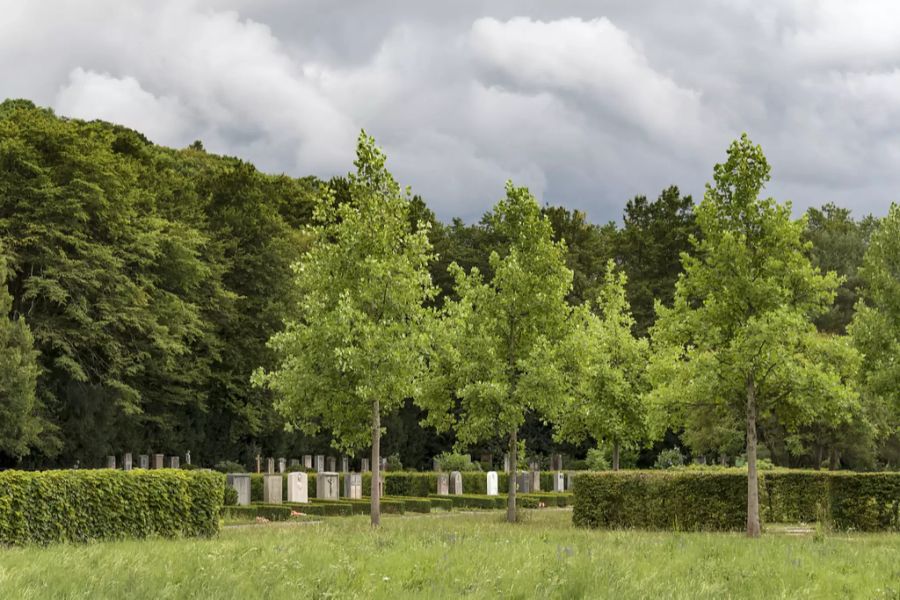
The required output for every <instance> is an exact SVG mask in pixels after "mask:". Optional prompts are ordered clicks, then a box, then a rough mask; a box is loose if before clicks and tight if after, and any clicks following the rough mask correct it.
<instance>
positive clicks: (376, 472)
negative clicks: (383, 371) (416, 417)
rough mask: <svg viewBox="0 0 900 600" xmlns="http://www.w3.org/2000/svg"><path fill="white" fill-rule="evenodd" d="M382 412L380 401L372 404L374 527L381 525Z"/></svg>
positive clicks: (372, 514)
mask: <svg viewBox="0 0 900 600" xmlns="http://www.w3.org/2000/svg"><path fill="white" fill-rule="evenodd" d="M380 482H381V410H380V408H379V405H378V400H376V401H375V402H373V403H372V490H371V492H370V496H371V500H372V505H371V507H370V509H369V514H370V515H371V516H372V527H378V526H379V525H381V485H379V483H380Z"/></svg>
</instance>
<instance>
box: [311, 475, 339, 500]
mask: <svg viewBox="0 0 900 600" xmlns="http://www.w3.org/2000/svg"><path fill="white" fill-rule="evenodd" d="M340 487H341V486H340V485H339V482H338V474H337V473H333V472H328V471H322V472H321V473H317V474H316V498H318V499H319V500H337V499H338V495H339V493H340Z"/></svg>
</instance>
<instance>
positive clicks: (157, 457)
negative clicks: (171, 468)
mask: <svg viewBox="0 0 900 600" xmlns="http://www.w3.org/2000/svg"><path fill="white" fill-rule="evenodd" d="M165 460H166V455H165V454H154V455H153V468H154V469H162V468H163V462H165Z"/></svg>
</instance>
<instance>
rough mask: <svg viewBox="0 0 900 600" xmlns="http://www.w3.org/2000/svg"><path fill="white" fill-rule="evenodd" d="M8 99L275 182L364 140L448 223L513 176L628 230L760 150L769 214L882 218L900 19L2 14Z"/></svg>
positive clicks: (570, 6) (400, 10)
mask: <svg viewBox="0 0 900 600" xmlns="http://www.w3.org/2000/svg"><path fill="white" fill-rule="evenodd" d="M3 11H4V18H3V19H2V20H0V73H2V77H0V95H2V96H3V97H25V98H30V99H32V100H34V101H35V102H37V103H39V104H42V105H48V106H51V107H53V108H54V110H56V111H57V112H58V113H60V114H63V115H67V116H73V117H79V118H85V119H94V118H100V119H107V120H111V121H115V122H120V123H123V124H125V125H128V126H130V127H134V128H135V129H138V130H140V131H142V132H144V133H146V134H147V135H148V136H149V137H150V138H151V139H153V140H154V141H155V142H158V143H161V144H167V145H173V146H185V145H187V144H189V143H190V142H191V141H193V140H195V139H201V140H203V142H204V144H205V145H206V147H207V148H208V149H209V150H211V151H214V152H220V153H226V154H231V155H237V156H241V157H242V158H246V159H248V160H251V161H253V162H254V163H256V164H257V165H258V166H259V167H260V168H262V169H263V170H267V171H273V172H285V173H288V174H291V175H297V176H300V175H307V174H316V175H319V176H322V177H328V176H330V175H333V174H337V173H343V172H346V171H348V170H349V169H350V168H351V163H352V158H353V156H352V153H353V145H354V139H355V136H356V134H357V132H358V131H359V129H360V128H363V127H364V128H365V129H367V130H368V131H369V132H371V133H373V134H374V135H375V136H376V138H377V139H378V141H379V143H381V144H382V145H383V146H384V147H385V149H386V151H387V152H388V155H389V158H390V166H391V167H392V169H393V170H394V171H395V173H396V175H397V176H398V178H399V179H400V180H401V181H402V182H403V183H404V184H409V185H412V186H413V189H414V190H415V191H416V192H417V193H420V194H422V195H423V196H424V197H425V198H426V199H427V201H428V202H429V204H431V205H432V206H433V207H434V208H435V209H436V211H437V213H438V215H439V216H440V217H442V218H445V219H446V218H449V217H452V216H462V217H463V218H465V219H467V220H472V219H476V218H477V217H478V216H479V215H480V214H481V213H482V212H484V211H485V210H486V209H487V208H489V207H490V206H491V205H492V204H493V202H494V201H495V200H496V199H497V198H498V196H499V195H500V194H502V190H503V182H504V181H505V180H506V179H510V178H511V179H513V180H515V181H516V182H518V183H522V184H526V185H528V186H530V187H531V188H532V190H533V191H534V192H535V194H536V195H538V196H539V197H540V198H541V199H542V200H544V201H547V202H551V203H555V204H564V205H566V206H569V207H572V208H579V209H582V210H585V211H587V212H588V214H589V216H590V217H591V219H593V220H594V221H597V222H601V221H606V220H609V219H616V218H618V216H619V214H620V212H621V209H622V206H623V205H624V203H625V202H626V201H627V199H628V198H630V197H631V196H633V195H635V194H646V195H655V194H656V193H657V192H658V191H659V190H660V189H662V188H663V187H665V186H667V185H669V184H672V183H674V184H677V185H679V186H681V187H682V188H683V189H684V190H686V191H687V192H690V193H694V194H695V195H699V194H701V193H702V190H703V184H704V182H705V181H706V180H707V179H708V178H709V176H710V174H711V171H712V165H713V164H714V163H715V162H716V161H717V160H720V159H721V158H722V157H723V155H724V150H725V148H726V147H727V144H728V143H729V141H730V140H731V139H733V138H734V137H736V136H737V135H739V134H740V132H742V131H747V132H748V133H749V134H750V135H751V137H753V139H754V140H755V141H757V142H759V143H761V144H762V145H763V148H764V150H765V151H766V153H767V155H768V156H769V159H770V162H771V163H772V164H773V167H774V170H773V175H774V177H773V182H772V184H771V185H770V187H769V191H770V193H771V194H772V195H774V196H775V197H776V198H778V199H780V200H788V199H790V200H792V201H794V204H795V207H797V208H798V209H803V208H805V207H807V206H810V205H819V204H822V203H824V202H827V201H833V202H836V203H839V204H842V205H844V206H847V207H850V208H852V209H853V210H854V212H855V213H856V214H857V215H861V214H863V213H867V212H874V213H876V214H882V213H884V212H886V208H887V206H888V204H889V203H890V202H891V201H892V200H898V195H900V194H898V193H897V192H898V189H900V186H898V184H900V168H898V166H900V135H898V134H900V5H897V4H896V3H894V2H880V1H874V0H872V1H860V2H853V3H847V2H841V1H836V0H835V1H829V0H823V1H819V2H812V1H802V0H796V1H790V2H788V1H780V2H723V1H717V0H707V1H702V2H694V3H679V4H678V5H674V4H672V3H670V2H663V1H654V2H649V3H624V2H599V3H598V2H575V1H562V0H561V1H559V2H554V3H542V2H468V1H466V2H459V3H452V5H437V4H435V3H422V2H407V1H404V2H390V3H387V2H346V3H345V2H341V3H331V2H321V1H317V2H287V1H283V0H270V1H266V2H248V1H243V2H242V1H232V2H211V1H210V2H202V1H200V0H196V1H191V2H185V1H182V0H168V1H155V2H149V1H146V2H128V3H123V2H117V1H115V2H114V1H111V0H106V1H96V2H83V3H78V4H77V5H75V4H74V3H68V2H24V1H20V2H19V1H17V2H13V1H7V2H3Z"/></svg>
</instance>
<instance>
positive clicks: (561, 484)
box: [553, 471, 566, 492]
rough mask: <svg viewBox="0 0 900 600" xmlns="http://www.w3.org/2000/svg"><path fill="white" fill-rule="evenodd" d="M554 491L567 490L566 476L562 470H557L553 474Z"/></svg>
mask: <svg viewBox="0 0 900 600" xmlns="http://www.w3.org/2000/svg"><path fill="white" fill-rule="evenodd" d="M553 491H554V492H564V491H566V476H565V475H563V473H562V471H557V472H556V473H554V474H553Z"/></svg>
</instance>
